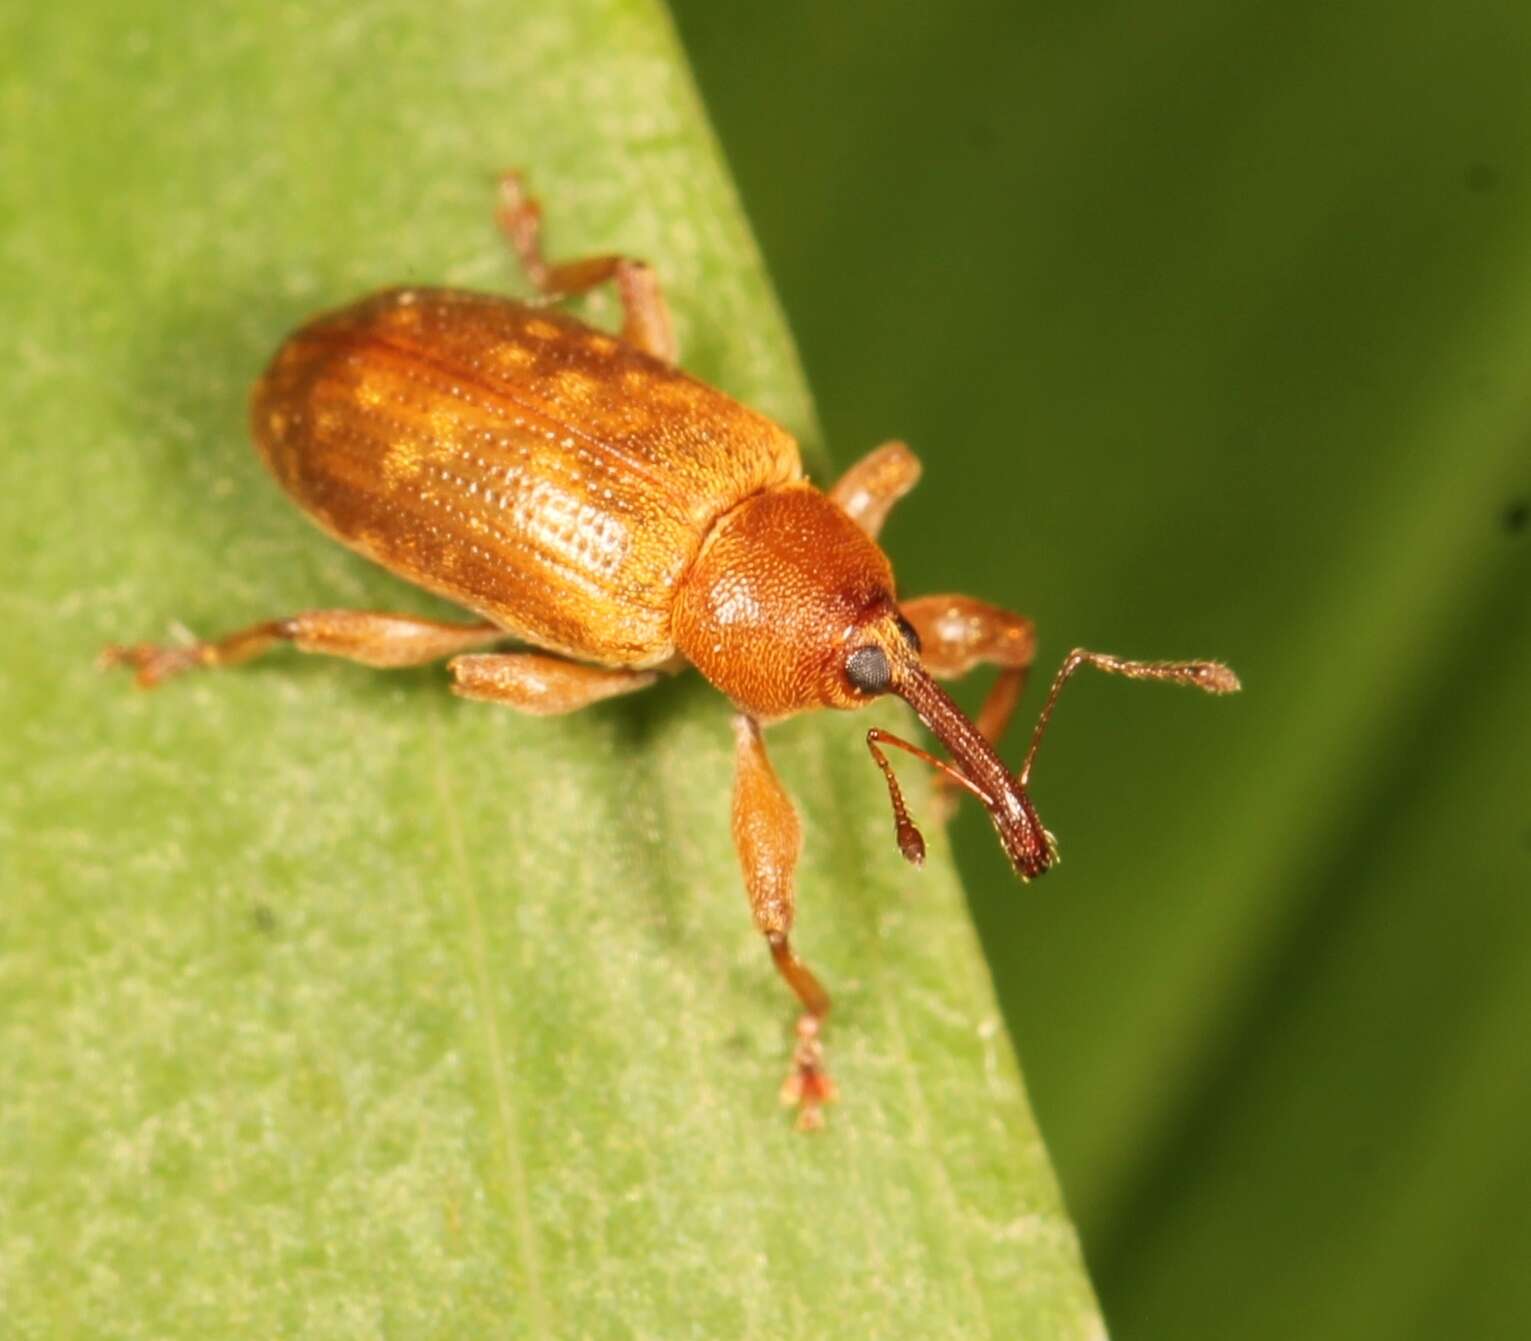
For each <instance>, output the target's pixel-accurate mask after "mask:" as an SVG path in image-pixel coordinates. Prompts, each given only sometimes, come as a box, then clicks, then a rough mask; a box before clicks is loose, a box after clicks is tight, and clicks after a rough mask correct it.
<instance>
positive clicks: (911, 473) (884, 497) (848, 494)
mask: <svg viewBox="0 0 1531 1341" xmlns="http://www.w3.org/2000/svg"><path fill="white" fill-rule="evenodd" d="M920 472H921V466H920V458H919V457H917V456H916V455H915V454H914V453H913V452H911V451H910V450H909V446H908V444H907V443H903V442H897V441H894V442H885V443H883V444H882V446H880V447H874V448H873V449H872V450H871V451H870V452H868V453H867V454H866V455H865V456H863V457H862V458H861V460H859V461H858V462H856V464H855V465H853V466H851V467H850V469H849V470H847V471H846V472H845V474H843V475H842V476H840V478H839V479H838V480H836V481H835V482H834V484H833V485H832V486H831V488H830V490H829V497H830V499H831V500H832V501H833V502H835V503H838V504H839V505H840V507H841V508H842V509H844V511H845V513H846V515H848V516H849V517H850V519H851V520H852V521H853V522H855V523H856V525H857V526H859V527H860V528H861V529H862V530H863V531H865V532H866V533H867V534H868V535H869V536H871V537H872V539H873V540H876V539H877V537H878V534H879V533H880V532H881V531H882V525H883V523H884V522H885V521H887V519H888V513H890V512H891V511H892V510H893V505H894V504H895V503H897V502H898V500H899V499H901V498H902V497H903V496H904V495H905V494H907V493H908V492H909V491H910V490H911V489H912V488H914V486H915V485H916V484H918V483H919V481H920Z"/></svg>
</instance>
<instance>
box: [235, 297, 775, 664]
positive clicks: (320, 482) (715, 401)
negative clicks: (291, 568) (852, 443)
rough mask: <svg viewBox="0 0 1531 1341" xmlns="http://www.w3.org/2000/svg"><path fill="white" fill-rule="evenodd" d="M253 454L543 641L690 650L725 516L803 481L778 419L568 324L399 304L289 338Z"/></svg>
mask: <svg viewBox="0 0 1531 1341" xmlns="http://www.w3.org/2000/svg"><path fill="white" fill-rule="evenodd" d="M251 419H252V428H253V433H254V437H255V441H256V444H257V447H258V448H259V450H260V453H261V455H262V456H263V457H264V458H265V460H266V463H267V465H268V466H269V467H270V468H271V470H272V472H273V474H275V476H276V478H277V479H278V481H279V482H280V483H281V485H282V487H283V488H284V489H285V490H286V491H287V492H288V493H289V494H290V495H291V496H292V497H293V499H294V500H295V501H296V502H297V503H298V504H299V505H300V506H301V507H302V508H303V509H304V510H305V511H306V512H307V513H308V514H309V515H310V516H312V517H313V518H314V520H315V521H317V522H318V523H319V525H320V526H322V527H323V528H324V529H325V530H326V531H328V532H329V533H330V534H332V535H333V536H335V537H336V538H337V539H339V540H340V541H342V542H343V543H345V544H346V545H349V546H350V547H351V548H352V549H355V550H357V551H359V552H360V553H362V554H364V555H366V556H367V557H368V558H371V559H373V560H375V561H376V562H378V563H380V564H382V565H383V566H384V567H386V568H388V569H390V570H392V571H393V572H395V573H397V574H398V575H399V576H401V577H403V578H406V579H407V580H408V581H410V582H413V583H415V584H417V585H419V586H422V587H426V588H429V589H430V590H432V591H435V592H437V593H438V594H440V595H442V596H445V597H447V598H448V599H450V600H453V601H456V602H458V603H460V604H462V605H465V606H467V607H469V608H470V609H473V610H476V611H478V612H480V613H481V614H483V615H485V616H487V617H488V618H489V619H491V620H493V621H494V622H495V623H497V624H499V625H501V626H502V627H504V628H505V629H506V630H508V631H509V632H511V633H512V634H515V635H517V636H519V637H522V638H525V639H526V640H527V641H529V642H533V643H536V644H537V645H538V646H541V647H546V648H549V649H551V650H554V651H559V652H564V653H567V654H569V655H572V656H576V657H579V658H582V659H584V660H588V661H596V662H600V663H603V664H606V665H614V666H652V665H658V664H660V663H662V662H665V661H668V660H669V659H670V658H671V657H672V656H673V655H674V650H675V649H674V642H673V638H672V636H671V629H670V619H671V609H672V606H673V604H674V599H675V592H676V590H677V587H678V584H679V583H680V581H681V579H682V578H683V576H684V575H685V573H686V571H687V569H688V568H689V567H690V566H691V564H692V562H693V561H694V559H695V558H696V556H697V553H698V552H699V550H700V548H701V546H702V543H703V541H704V540H705V539H706V537H707V535H708V533H709V531H710V530H711V529H712V526H713V523H714V522H715V521H716V520H717V519H718V518H719V517H720V516H722V515H723V514H724V513H725V512H727V511H728V510H729V509H730V508H732V507H733V506H734V505H735V504H737V503H738V502H739V501H740V500H742V499H744V498H746V497H748V496H750V495H751V494H755V493H759V492H761V491H762V490H766V489H770V488H773V487H775V486H778V485H781V484H785V483H789V482H791V481H794V480H797V479H798V478H800V477H801V474H802V467H801V463H800V460H799V457H798V452H797V447H796V444H795V443H794V442H793V440H792V438H791V437H790V436H789V435H788V434H787V433H786V432H785V431H783V430H782V429H781V428H779V427H777V426H776V425H775V424H773V423H772V422H771V421H770V420H768V419H766V418H764V417H763V416H761V415H759V414H757V413H755V412H754V411H752V410H750V409H748V408H746V407H745V406H742V405H740V404H739V403H738V402H736V401H734V400H732V399H730V398H729V397H727V396H725V395H723V394H722V393H721V392H718V391H714V390H713V389H711V388H710V387H707V386H704V385H703V384H701V383H700V382H697V381H695V380H694V379H692V378H690V377H687V376H686V375H685V374H684V373H682V372H680V371H679V370H677V369H675V368H673V367H671V366H669V365H668V364H665V363H663V362H661V361H660V360H658V359H655V358H652V357H650V356H649V355H647V354H644V353H643V352H641V351H640V350H637V349H634V348H633V347H632V346H630V345H628V344H625V343H623V342H622V341H620V340H617V339H614V338H613V337H611V336H609V335H606V334H604V333H602V332H600V331H597V330H594V329H592V328H590V327H588V326H585V325H584V324H582V323H581V322H579V321H577V320H575V319H574V318H572V317H569V316H566V315H565V314H563V313H561V312H558V311H555V310H552V309H550V308H546V307H532V306H527V305H525V304H521V303H516V302H512V301H510V300H507V299H502V298H496V297H492V296H488V295H483V294H473V293H463V292H458V291H455V290H447V289H395V290H389V291H386V292H383V293H379V294H375V295H373V296H372V297H369V298H366V299H363V300H362V301H361V302H359V303H356V304H354V305H353V306H350V307H347V308H344V309H341V310H340V311H337V312H333V313H330V314H328V315H325V316H322V317H320V318H318V319H317V320H315V321H313V322H311V323H310V324H308V325H306V326H304V327H303V328H302V329H301V330H299V331H297V332H296V333H295V334H293V335H292V336H291V337H290V338H289V339H288V340H287V341H286V343H285V344H284V345H283V346H282V348H281V349H280V350H279V351H278V352H277V354H276V357H275V358H274V359H273V360H272V363H271V366H270V367H269V368H268V369H267V371H266V373H265V375H264V376H263V377H262V378H261V380H260V381H259V383H257V385H256V388H255V392H254V396H253V401H252V406H251Z"/></svg>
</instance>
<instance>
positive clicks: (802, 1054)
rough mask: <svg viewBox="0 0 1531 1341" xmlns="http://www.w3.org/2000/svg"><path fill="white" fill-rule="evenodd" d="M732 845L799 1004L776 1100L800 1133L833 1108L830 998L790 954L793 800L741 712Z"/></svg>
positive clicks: (756, 727)
mask: <svg viewBox="0 0 1531 1341" xmlns="http://www.w3.org/2000/svg"><path fill="white" fill-rule="evenodd" d="M734 742H735V751H734V766H735V772H734V806H733V830H734V847H735V848H736V849H737V850H738V853H739V864H740V865H741V866H742V867H743V868H744V888H745V892H746V893H747V894H748V895H749V900H750V911H751V912H752V913H753V914H754V917H755V925H756V926H757V927H758V928H759V929H760V932H761V934H762V935H763V936H764V937H765V938H766V944H767V946H768V947H769V948H770V951H771V959H772V962H773V963H775V965H776V971H777V972H778V973H780V974H781V976H782V977H783V978H784V979H785V980H786V983H787V986H788V987H790V988H791V989H792V991H793V992H794V993H795V994H796V996H797V999H798V1000H799V1001H800V1002H802V1004H803V1014H802V1015H801V1016H800V1017H799V1019H798V1022H797V1046H796V1048H795V1050H794V1052H793V1055H792V1071H791V1073H790V1074H789V1075H788V1076H787V1079H786V1082H785V1083H784V1084H783V1085H782V1088H781V1098H782V1102H783V1103H786V1104H795V1105H797V1110H798V1112H797V1125H798V1127H799V1128H800V1129H801V1130H803V1131H808V1130H811V1129H812V1128H814V1127H819V1126H822V1125H823V1122H824V1114H823V1105H825V1104H827V1103H833V1102H834V1099H835V1097H836V1091H835V1083H834V1081H833V1080H831V1079H830V1078H829V1073H828V1072H827V1071H826V1070H825V1069H824V1045H823V1042H822V1040H821V1037H820V1035H821V1034H822V1032H823V1028H824V1019H825V1017H826V1016H827V1015H828V1014H829V993H828V992H826V991H825V990H824V988H823V986H822V985H821V984H820V982H819V980H818V979H817V978H816V977H814V975H813V972H812V970H811V969H809V967H808V966H807V965H806V964H804V963H803V961H802V960H801V959H799V958H798V957H797V954H796V952H795V951H794V950H793V949H792V941H791V939H790V933H791V931H792V918H793V913H794V911H795V907H796V895H795V891H794V889H793V872H794V870H795V868H796V866H797V859H798V855H799V853H800V852H801V851H802V846H803V830H802V826H801V824H799V822H798V818H797V811H796V810H794V809H793V806H792V800H791V798H790V797H789V796H788V795H787V793H786V790H785V789H784V788H783V787H782V785H781V782H780V780H779V779H778V778H777V776H776V770H775V769H774V768H772V767H771V760H770V758H769V757H768V756H767V754H766V750H765V742H764V741H763V740H762V739H761V737H760V724H759V723H758V722H757V721H755V719H754V718H753V717H749V716H746V715H744V714H742V713H741V714H740V715H739V716H737V717H735V718H734Z"/></svg>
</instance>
